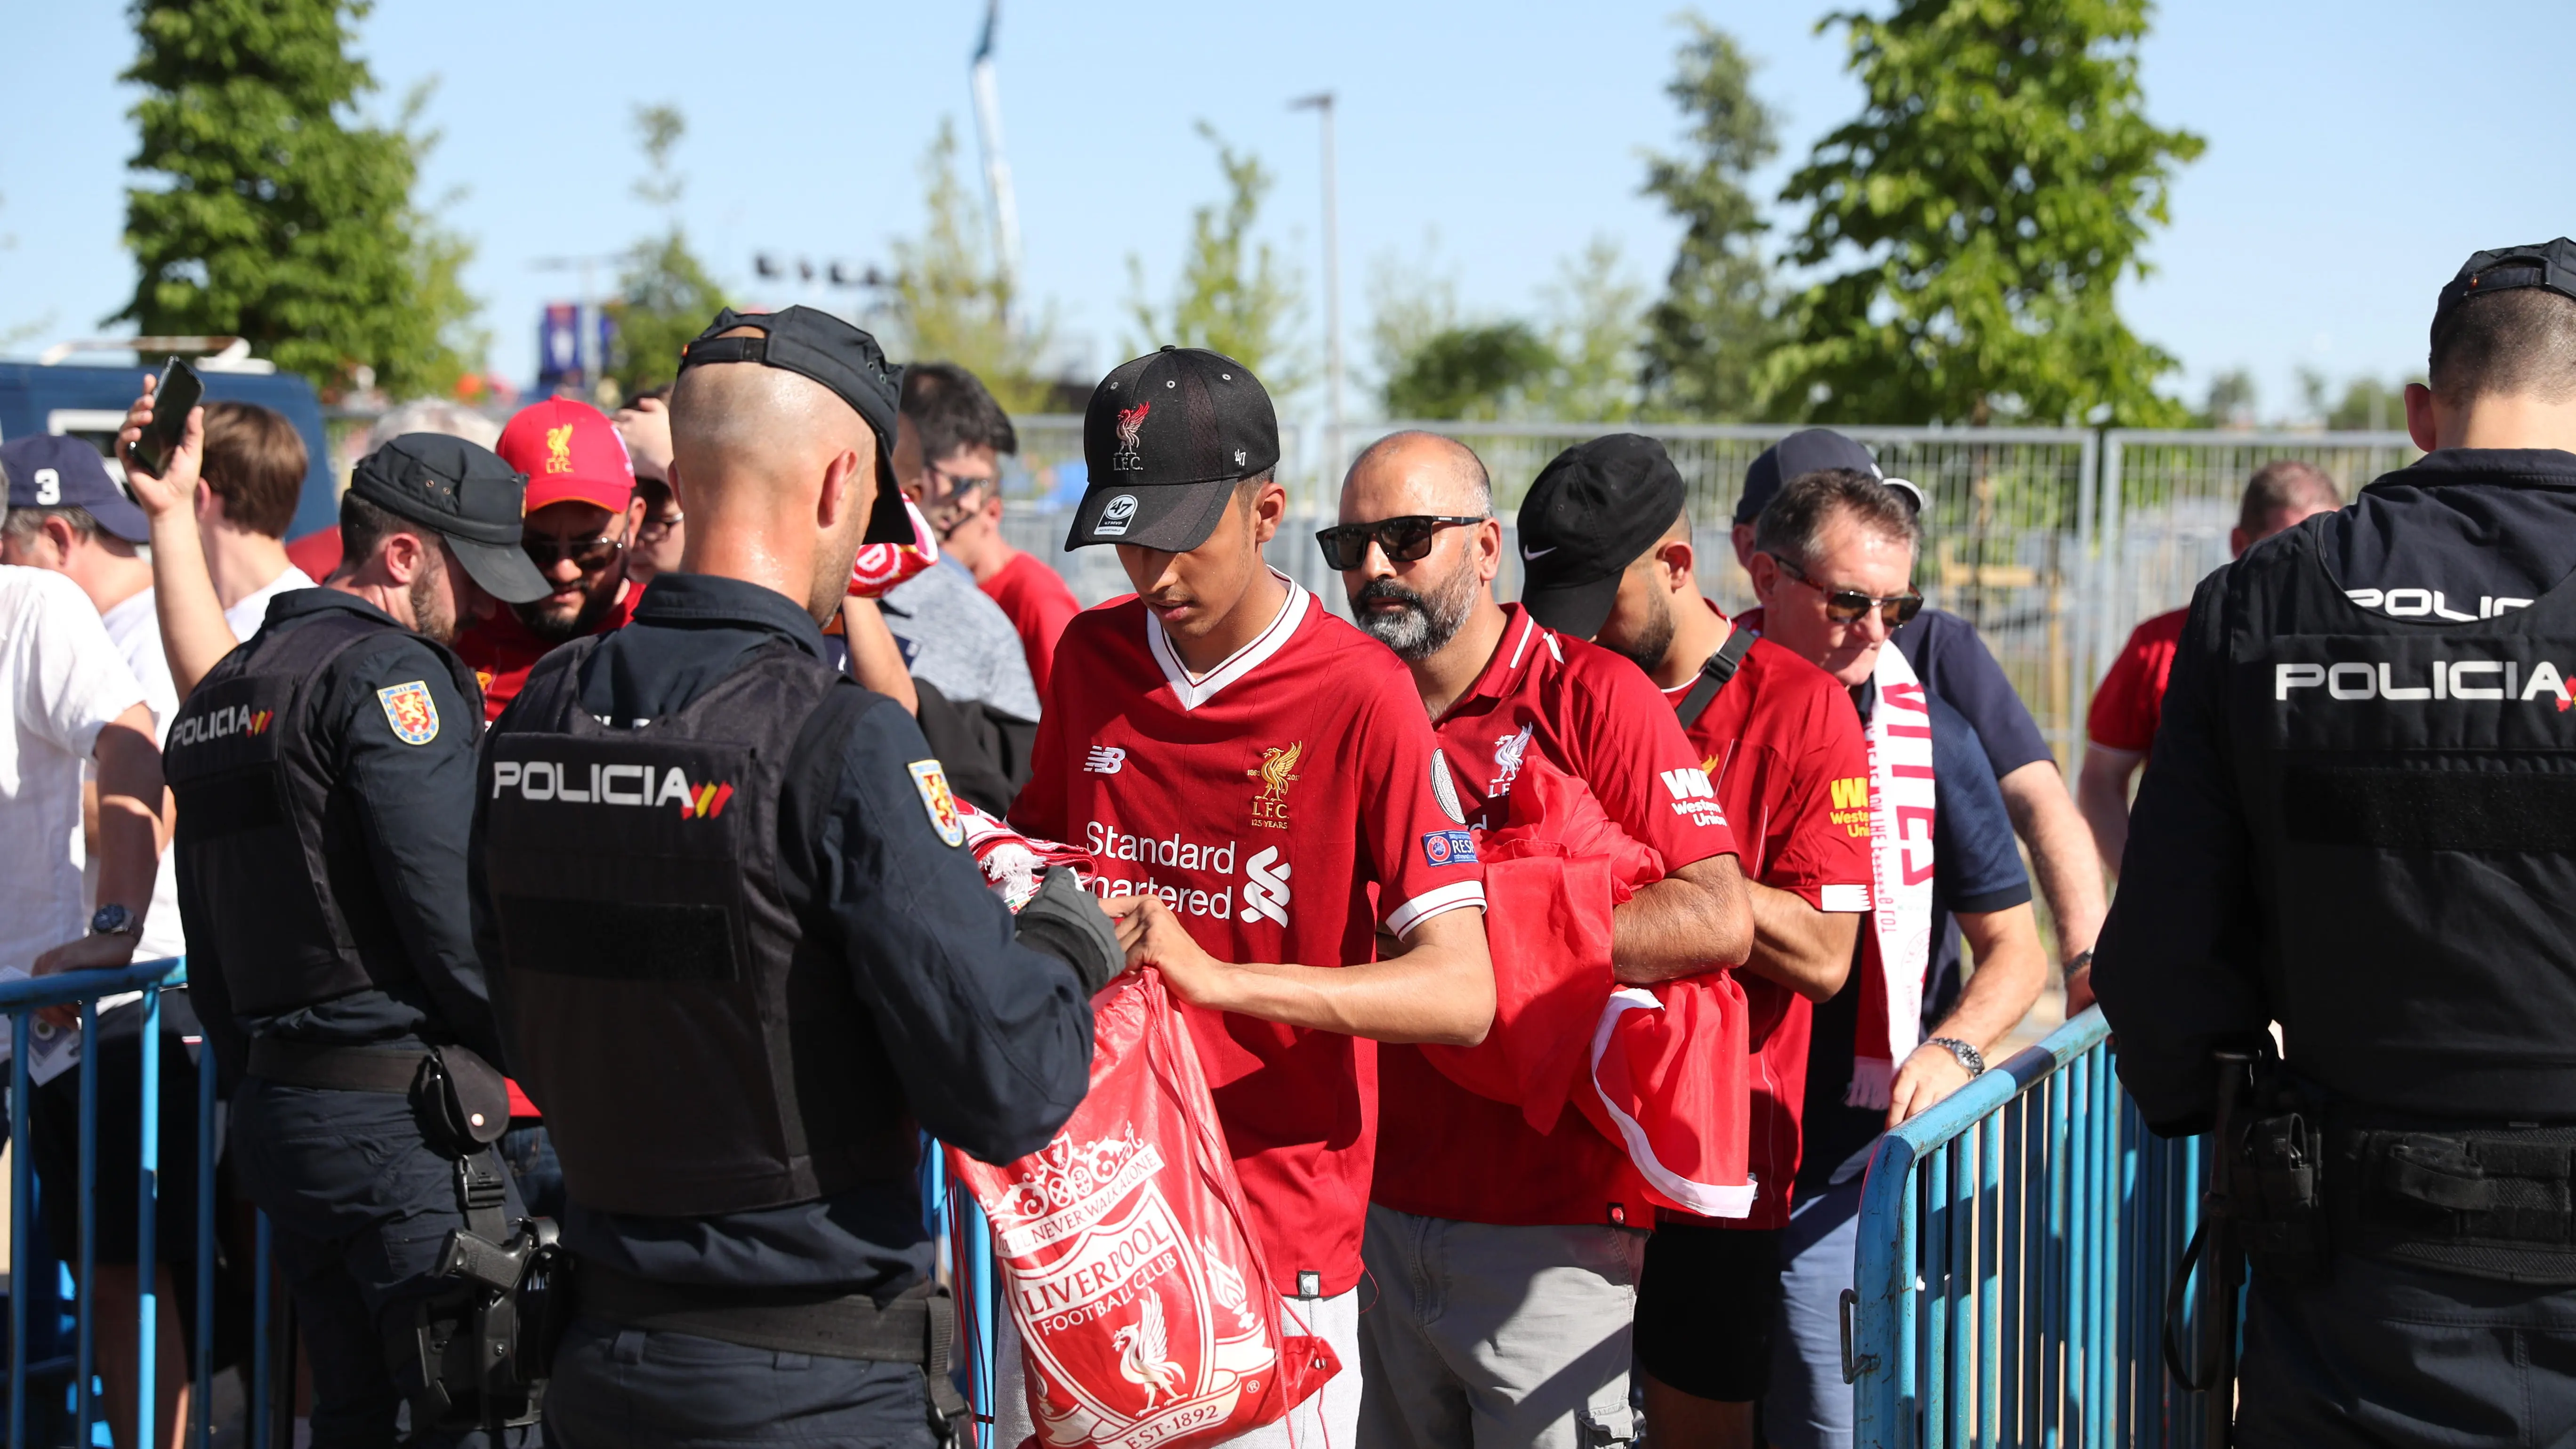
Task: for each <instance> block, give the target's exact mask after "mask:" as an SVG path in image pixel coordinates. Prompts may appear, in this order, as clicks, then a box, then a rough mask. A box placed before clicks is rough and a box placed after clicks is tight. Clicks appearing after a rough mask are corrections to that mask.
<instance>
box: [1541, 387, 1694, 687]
mask: <svg viewBox="0 0 2576 1449" xmlns="http://www.w3.org/2000/svg"><path fill="white" fill-rule="evenodd" d="M1682 497H1683V490H1682V474H1681V470H1680V469H1678V468H1676V467H1674V466H1673V460H1672V456H1671V455H1670V454H1668V453H1666V452H1665V451H1664V445H1663V444H1661V443H1659V442H1656V441H1655V440H1654V439H1652V438H1649V437H1645V436H1643V435H1641V434H1637V433H1612V434H1610V435H1609V436H1608V437H1603V438H1594V439H1593V440H1592V441H1590V442H1588V443H1577V444H1575V445H1574V446H1573V447H1571V448H1568V449H1566V450H1565V451H1564V452H1562V453H1559V454H1557V455H1556V456H1555V457H1554V458H1552V459H1550V460H1549V461H1548V465H1547V466H1546V467H1544V468H1541V469H1540V470H1539V474H1538V481H1536V482H1534V483H1532V484H1530V487H1529V492H1528V493H1527V494H1525V495H1523V496H1522V498H1521V511H1520V519H1519V525H1518V527H1519V531H1520V540H1521V606H1522V607H1523V608H1526V609H1528V610H1529V611H1530V617H1532V618H1534V619H1536V620H1538V621H1539V622H1540V623H1541V624H1544V625H1546V626H1547V627H1548V628H1550V629H1554V630H1555V631H1557V632H1558V633H1560V634H1571V635H1573V636H1574V637H1575V638H1577V639H1589V638H1591V637H1592V636H1593V635H1595V634H1598V633H1600V632H1601V624H1602V621H1603V620H1605V619H1607V618H1609V617H1610V605H1611V603H1612V601H1613V600H1615V599H1617V598H1618V596H1619V575H1621V574H1622V573H1625V572H1627V569H1628V565H1630V564H1632V563H1635V562H1636V561H1637V558H1638V556H1639V555H1641V554H1643V553H1644V552H1645V551H1646V550H1647V549H1648V548H1650V547H1652V546H1653V544H1654V542H1655V540H1656V539H1659V538H1661V537H1663V536H1664V530H1665V529H1668V528H1670V527H1672V526H1673V520H1674V519H1676V518H1678V517H1680V516H1681V511H1682Z"/></svg>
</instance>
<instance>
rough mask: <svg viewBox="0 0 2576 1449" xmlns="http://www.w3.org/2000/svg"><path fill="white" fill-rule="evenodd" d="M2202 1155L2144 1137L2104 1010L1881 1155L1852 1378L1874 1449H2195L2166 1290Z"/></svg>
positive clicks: (1932, 1114)
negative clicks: (2122, 1448) (2166, 1334)
mask: <svg viewBox="0 0 2576 1449" xmlns="http://www.w3.org/2000/svg"><path fill="white" fill-rule="evenodd" d="M2204 1152H2205V1145H2204V1143H2203V1142H2202V1140H2201V1139H2199V1138H2190V1139H2175V1140H2168V1139H2164V1138H2159V1137H2156V1136H2155V1135H2154V1134H2152V1133H2151V1132H2149V1131H2148V1130H2147V1127H2146V1124H2145V1123H2144V1121H2143V1120H2142V1119H2140V1118H2139V1116H2138V1114H2137V1111H2136V1109H2135V1108H2134V1107H2132V1106H2131V1105H2130V1104H2129V1102H2128V1100H2127V1096H2126V1094H2125V1093H2123V1092H2122V1091H2121V1089H2120V1085H2119V1079H2118V1077H2117V1075H2116V1074H2115V1072H2114V1071H2113V1055H2112V1050H2111V1043H2110V1037H2109V1029H2108V1028H2107V1027H2106V1026H2105V1025H2104V1023H2103V1021H2102V1014H2101V1012H2100V1010H2099V1009H2098V1008H2096V1009H2094V1010H2090V1011H2087V1012H2085V1013H2084V1014H2083V1015H2081V1016H2078V1017H2076V1018H2074V1019H2073V1020H2071V1021H2069V1022H2067V1023H2066V1024H2065V1025H2064V1026H2062V1027H2060V1028H2058V1030H2057V1031H2055V1032H2054V1033H2052V1034H2050V1036H2049V1037H2048V1038H2047V1039H2046V1040H2044V1041H2042V1042H2040V1043H2039V1044H2038V1045H2037V1046H2034V1047H2031V1048H2030V1049H2028V1050H2026V1051H2024V1052H2021V1053H2020V1054H2018V1055H2016V1056H2014V1057H2013V1058H2012V1059H2011V1060H2009V1061H2006V1062H2004V1063H2003V1064H2002V1065H2000V1066H1998V1067H1996V1068H1995V1069H1994V1070H1992V1071H1989V1072H1987V1073H1986V1074H1985V1075H1984V1076H1982V1077H1979V1078H1977V1079H1976V1080H1975V1081H1973V1082H1970V1083H1969V1084H1968V1085H1967V1086H1965V1087H1963V1088H1961V1089H1960V1090H1959V1091H1958V1092H1957V1093H1955V1094H1954V1095H1952V1096H1951V1097H1950V1098H1948V1099H1947V1100H1945V1101H1943V1102H1941V1103H1939V1104H1938V1105H1936V1106H1934V1107H1933V1108H1932V1109H1931V1110H1929V1111H1927V1112H1925V1113H1924V1114H1922V1115H1921V1116H1919V1117H1916V1118H1915V1119H1914V1120H1912V1121H1910V1122H1908V1123H1906V1124H1905V1125H1904V1126H1902V1127H1899V1128H1896V1129H1895V1130H1893V1131H1891V1132H1889V1133H1888V1134H1887V1135H1886V1137H1884V1138H1883V1139H1881V1141H1880V1144H1879V1147H1878V1150H1877V1152H1876V1154H1875V1155H1874V1156H1873V1157H1872V1159H1871V1161H1870V1165H1869V1176H1868V1178H1867V1180H1866V1182H1865V1184H1864V1186H1863V1188H1862V1194H1861V1210H1860V1223H1859V1248H1858V1254H1857V1261H1856V1262H1855V1264H1854V1271H1853V1286H1852V1289H1851V1291H1850V1292H1849V1293H1848V1294H1847V1295H1846V1296H1845V1299H1844V1318H1843V1323H1844V1333H1843V1340H1844V1341H1843V1370H1844V1378H1845V1379H1846V1380H1847V1381H1849V1382H1850V1383H1851V1385H1852V1391H1853V1395H1854V1406H1853V1407H1854V1417H1853V1443H1854V1444H1855V1445H1857V1446H1862V1449H1970V1446H1974V1449H1999V1446H2016V1449H2017V1446H2035V1449H2082V1446H2093V1445H2106V1444H2124V1445H2152V1446H2160V1449H2164V1446H2169V1449H2199V1446H2200V1440H2201V1425H2200V1417H2199V1401H2200V1396H2199V1395H2197V1394H2192V1393H2187V1392H2185V1391H2183V1390H2182V1389H2180V1388H2179V1387H2177V1386H2175V1385H2173V1384H2171V1383H2170V1382H2169V1381H2168V1380H2167V1379H2166V1378H2165V1376H2164V1370H2163V1364H2162V1360H2161V1359H2160V1357H2159V1356H2158V1353H2157V1349H2156V1344H2157V1335H2158V1333H2159V1332H2160V1331H2161V1328H2162V1316H2163V1307H2164V1287H2165V1284H2166V1282H2167V1280H2168V1279H2169V1278H2170V1277H2171V1275H2172V1272H2173V1269H2174V1266H2175V1264H2176V1263H2177V1262H2179V1261H2180V1259H2181V1257H2182V1251H2183V1246H2184V1244H2185V1243H2186V1242H2187V1241H2188V1240H2189V1238H2190V1236H2191V1230H2192V1226H2193V1223H2194V1222H2195V1220H2196V1218H2197V1215H2198V1211H2199V1184H2200V1177H2201V1171H2202V1157H2203V1154H2204Z"/></svg>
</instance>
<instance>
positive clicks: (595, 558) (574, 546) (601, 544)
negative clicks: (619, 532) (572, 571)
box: [519, 533, 626, 573]
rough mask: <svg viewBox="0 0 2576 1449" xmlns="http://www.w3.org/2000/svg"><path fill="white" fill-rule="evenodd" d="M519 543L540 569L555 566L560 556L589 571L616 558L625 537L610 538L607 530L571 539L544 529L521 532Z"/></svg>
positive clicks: (602, 567)
mask: <svg viewBox="0 0 2576 1449" xmlns="http://www.w3.org/2000/svg"><path fill="white" fill-rule="evenodd" d="M519 547H520V548H521V549H522V550H524V551H526V553H527V555H528V562H530V563H532V564H535V565H536V566H537V567H539V568H541V569H550V568H553V567H554V566H555V561H556V560H557V559H567V558H568V559H571V560H572V566H573V567H574V568H577V569H579V570H581V571H582V572H583V573H590V572H592V571H594V570H597V569H604V568H606V567H608V565H609V564H610V563H611V562H613V561H615V559H616V558H617V555H618V554H620V553H621V552H623V551H624V550H625V548H626V540H625V539H623V538H610V537H609V536H608V535H606V534H604V533H603V534H597V535H594V536H592V537H590V538H576V539H572V540H569V541H566V540H563V539H558V538H551V537H548V536H547V535H545V534H541V533H523V534H520V535H519Z"/></svg>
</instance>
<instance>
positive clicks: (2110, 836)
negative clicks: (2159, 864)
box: [2075, 745, 2144, 879]
mask: <svg viewBox="0 0 2576 1449" xmlns="http://www.w3.org/2000/svg"><path fill="white" fill-rule="evenodd" d="M2143 758H2144V756H2141V755H2136V754H2132V753H2130V752H2129V751H2127V750H2106V749H2104V748H2102V747H2101V746H2100V745H2093V746H2089V747H2087V748H2086V750H2085V751H2084V773H2083V774H2082V775H2080V776H2078V777H2077V779H2076V781H2075V802H2076V805H2077V806H2078V807H2079V809H2080V811H2081V813H2082V814H2083V816H2084V824H2085V826H2086V827H2087V828H2088V829H2090V830H2091V831H2092V832H2093V850H2094V853H2095V854H2096V855H2099V856H2100V857H2101V858H2102V869H2104V870H2105V871H2108V872H2109V873H2110V874H2111V875H2112V877H2113V878H2115V879H2116V878H2117V877H2118V876H2119V874H2120V857H2121V855H2122V854H2123V853H2125V852H2126V851H2127V850H2128V848H2129V777H2130V776H2131V775H2133V774H2135V773H2136V772H2137V768H2138V764H2139V762H2140V761H2141V760H2142V759H2143Z"/></svg>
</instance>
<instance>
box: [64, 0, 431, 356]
mask: <svg viewBox="0 0 2576 1449" xmlns="http://www.w3.org/2000/svg"><path fill="white" fill-rule="evenodd" d="M368 9H369V5H368V3H367V0H141V3H139V4H137V5H136V6H135V8H134V12H133V13H134V28H135V33H136V36H137V38H138V40H139V42H140V46H139V50H138V53H137V55H136V57H135V60H134V63H133V64H132V65H131V66H129V67H128V68H127V69H126V71H125V73H124V75H123V77H122V79H124V80H126V81H129V82H132V83H134V84H136V85H139V86H141V87H142V88H143V95H142V98H141V99H140V100H138V101H136V102H135V104H134V108H133V110H132V112H131V113H130V114H132V115H133V117H134V119H135V122H136V124H137V127H138V129H139V130H140V132H141V136H140V144H139V145H138V146H137V148H136V150H135V153H134V156H133V158H132V160H131V161H130V162H129V165H130V166H131V167H132V169H133V170H135V171H138V172H142V173H145V174H146V176H147V178H148V179H147V180H146V181H145V183H144V184H141V185H137V186H133V187H130V188H129V189H128V190H127V191H126V194H125V195H126V209H125V217H126V219H125V242H126V246H127V248H128V249H129V250H131V251H132V252H133V253H134V259H135V263H136V266H137V269H138V272H139V275H138V277H137V279H136V282H135V289H134V297H133V300H131V301H129V302H128V303H127V304H126V306H125V309H124V310H123V311H122V312H119V313H118V314H117V315H116V316H114V317H112V318H109V319H108V320H109V321H110V322H121V321H130V322H133V323H135V324H137V325H138V326H140V327H141V328H142V330H143V331H145V332H146V333H161V334H172V333H175V334H197V333H206V334H215V335H234V336H240V337H247V338H249V339H250V341H251V344H252V345H253V346H254V347H256V348H257V349H258V350H259V351H260V352H261V353H262V354H264V355H266V356H267V357H269V358H271V359H273V360H274V361H275V362H276V363H277V365H278V366H280V367H282V368H285V369H287V370H289V371H292V372H298V373H301V374H303V375H304V376H305V377H307V378H310V379H311V380H312V381H313V383H314V384H315V385H316V386H317V387H320V388H322V389H324V390H325V391H326V392H332V393H336V392H338V391H340V390H342V389H345V388H347V387H349V386H350V385H351V384H352V383H353V381H355V380H356V379H357V378H358V377H359V376H360V373H359V369H360V368H367V369H370V370H372V372H373V374H374V376H375V378H376V380H377V381H378V383H379V384H380V385H381V386H383V387H384V388H385V389H387V390H388V391H390V392H393V393H394V394H395V395H397V396H400V395H404V394H408V393H420V392H443V391H445V390H447V389H448V388H449V387H452V386H453V385H454V384H455V382H456V379H457V377H458V375H459V374H460V373H462V372H463V371H464V370H465V368H466V366H467V365H468V363H469V358H468V357H467V356H466V353H468V352H469V351H471V350H473V349H474V347H475V345H476V344H475V339H474V338H473V337H472V336H471V334H470V333H469V332H468V331H467V324H468V322H469V320H470V319H471V317H472V316H473V313H474V310H475V304H474V301H473V299H472V298H471V297H469V296H467V295H466V293H465V289H464V286H463V283H462V281H461V277H460V273H461V271H462V268H463V266H464V264H465V262H466V260H467V259H468V258H469V257H470V256H471V255H472V249H471V247H470V246H469V245H468V244H467V243H465V242H464V241H463V240H461V239H459V238H457V237H456V236H454V235H452V234H450V233H448V232H446V231H444V230H442V229H441V228H440V227H439V226H438V225H437V224H436V222H435V220H434V218H432V217H431V216H429V215H428V214H426V213H425V212H424V211H423V209H422V208H421V207H419V206H418V205H416V204H415V203H414V201H413V199H412V188H413V186H414V184H415V182H416V181H417V179H418V176H419V171H420V164H421V161H422V158H423V157H424V156H425V155H426V154H427V152H428V150H429V148H430V147H431V146H432V145H433V144H434V143H435V140H436V138H435V136H433V135H429V134H425V133H419V132H416V131H414V129H413V124H414V122H415V121H416V119H417V117H418V115H419V113H420V110H421V108H422V106H423V105H424V104H425V103H426V99H427V92H426V90H421V91H415V92H414V93H413V95H412V97H411V99H410V102H409V103H408V104H407V105H406V107H405V108H404V112H403V118H402V120H401V122H400V123H398V124H397V125H395V126H392V127H383V126H375V125H369V124H366V123H365V122H364V121H362V120H361V119H360V117H359V114H358V106H359V103H360V101H361V100H362V99H364V98H365V97H366V96H368V95H370V94H372V93H373V92H374V91H375V88H376V83H375V79H374V77H373V76H372V75H371V74H370V73H369V71H368V69H367V65H366V63H365V62H364V61H362V60H359V59H358V58H356V57H355V56H353V55H351V54H350V53H349V40H350V28H351V26H352V25H354V24H355V23H356V22H357V21H358V20H361V19H363V18H364V17H365V16H366V14H367V12H368Z"/></svg>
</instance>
